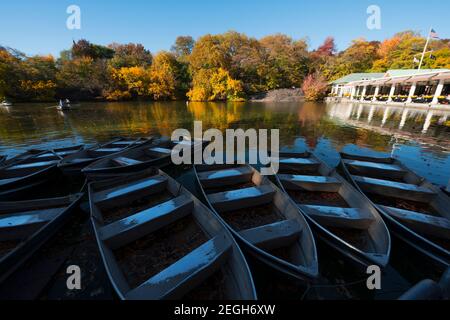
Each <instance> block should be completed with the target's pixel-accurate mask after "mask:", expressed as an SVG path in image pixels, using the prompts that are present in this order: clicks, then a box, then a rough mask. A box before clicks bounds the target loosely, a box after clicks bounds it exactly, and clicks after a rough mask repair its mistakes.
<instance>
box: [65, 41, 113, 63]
mask: <svg viewBox="0 0 450 320" xmlns="http://www.w3.org/2000/svg"><path fill="white" fill-rule="evenodd" d="M113 56H114V50H113V49H111V48H108V47H104V46H100V45H96V44H92V43H90V42H89V41H87V40H85V39H81V40H79V41H78V42H75V41H74V42H73V45H72V57H73V58H85V57H88V58H92V59H93V60H95V59H111V58H112V57H113Z"/></svg>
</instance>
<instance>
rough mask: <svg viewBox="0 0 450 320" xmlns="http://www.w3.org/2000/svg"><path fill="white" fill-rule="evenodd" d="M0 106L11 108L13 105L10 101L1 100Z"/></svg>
mask: <svg viewBox="0 0 450 320" xmlns="http://www.w3.org/2000/svg"><path fill="white" fill-rule="evenodd" d="M0 105H2V106H3V107H11V106H12V105H13V104H12V102H11V101H8V100H3V101H2V103H1V104H0Z"/></svg>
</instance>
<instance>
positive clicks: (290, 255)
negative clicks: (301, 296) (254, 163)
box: [194, 165, 319, 281]
mask: <svg viewBox="0 0 450 320" xmlns="http://www.w3.org/2000/svg"><path fill="white" fill-rule="evenodd" d="M194 170H195V174H196V177H197V179H198V182H199V185H200V187H201V190H202V192H203V194H204V197H205V199H206V200H207V202H208V205H209V206H210V207H211V208H213V209H214V211H215V212H216V213H217V215H218V216H219V217H220V218H221V219H222V221H223V222H224V223H225V224H226V225H227V226H228V228H229V229H230V230H231V231H232V233H233V235H234V236H235V237H236V238H237V239H238V242H239V243H242V244H243V246H244V248H245V249H246V250H247V251H248V252H249V253H250V254H252V255H253V256H254V257H256V258H257V259H259V260H260V261H262V262H264V263H265V264H267V265H269V266H270V267H272V268H274V269H276V270H278V271H280V272H281V273H283V274H285V275H288V276H290V277H293V278H295V279H300V280H306V281H309V280H311V279H313V278H316V277H317V276H318V272H319V268H318V258H317V251H316V244H315V241H314V237H313V235H312V232H311V229H310V228H309V225H308V223H307V222H306V220H305V218H304V217H303V215H302V214H301V212H300V211H299V209H298V208H297V207H296V205H295V204H294V203H293V202H292V200H291V199H289V197H288V196H287V195H286V194H285V193H283V192H282V191H281V190H280V189H279V188H277V187H276V186H275V185H274V184H273V183H272V182H270V181H269V179H268V178H267V177H264V176H262V175H261V174H260V173H259V172H258V171H256V170H255V169H254V168H252V167H251V166H249V165H196V166H194Z"/></svg>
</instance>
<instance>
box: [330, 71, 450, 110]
mask: <svg viewBox="0 0 450 320" xmlns="http://www.w3.org/2000/svg"><path fill="white" fill-rule="evenodd" d="M330 84H331V94H330V97H335V98H336V97H337V98H342V99H349V100H351V101H360V102H367V103H382V104H388V103H389V104H402V105H413V104H415V105H427V106H429V105H449V104H450V70H449V69H422V70H417V69H401V70H389V71H387V72H386V73H353V74H350V75H347V76H345V77H343V78H340V79H338V80H335V81H333V82H331V83H330Z"/></svg>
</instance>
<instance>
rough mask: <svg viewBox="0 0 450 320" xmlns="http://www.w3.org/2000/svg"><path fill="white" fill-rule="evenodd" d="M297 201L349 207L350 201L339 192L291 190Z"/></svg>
mask: <svg viewBox="0 0 450 320" xmlns="http://www.w3.org/2000/svg"><path fill="white" fill-rule="evenodd" d="M289 195H290V196H291V198H292V199H294V200H295V202H297V203H299V204H303V205H321V206H333V207H341V208H349V205H348V203H347V202H346V201H345V200H344V198H342V196H341V195H340V194H339V193H337V192H309V191H295V190H293V191H289Z"/></svg>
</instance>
